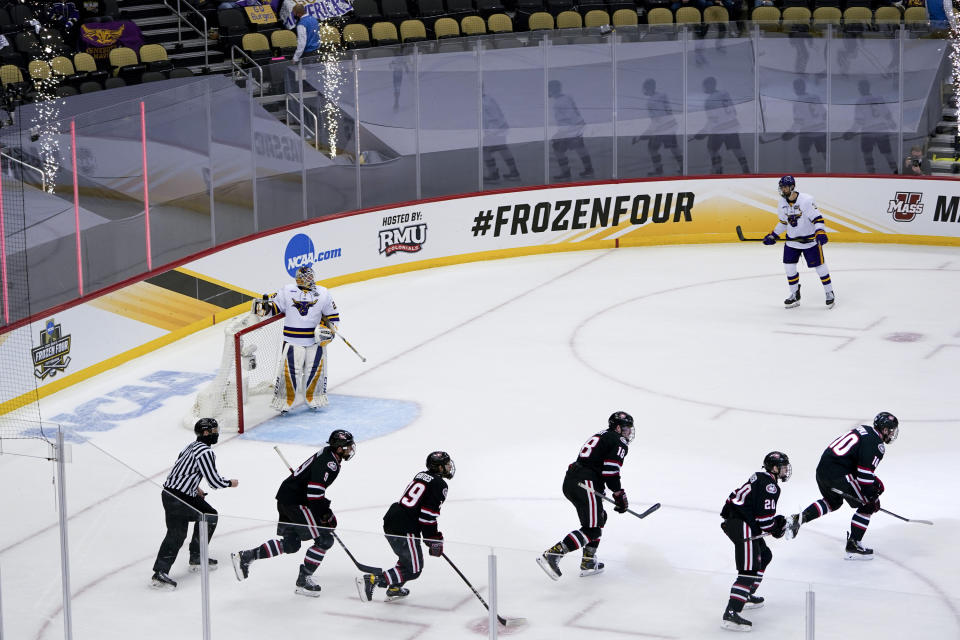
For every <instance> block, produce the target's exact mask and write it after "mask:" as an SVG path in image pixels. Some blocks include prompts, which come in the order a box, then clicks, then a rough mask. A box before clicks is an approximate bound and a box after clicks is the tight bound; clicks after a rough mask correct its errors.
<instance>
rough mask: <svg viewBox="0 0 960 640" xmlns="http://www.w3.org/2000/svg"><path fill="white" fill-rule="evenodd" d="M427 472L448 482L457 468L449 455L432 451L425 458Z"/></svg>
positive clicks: (444, 452)
mask: <svg viewBox="0 0 960 640" xmlns="http://www.w3.org/2000/svg"><path fill="white" fill-rule="evenodd" d="M427 471H428V472H429V473H433V474H435V475H438V476H441V477H443V478H447V479H448V480H449V479H450V478H452V477H453V475H454V474H455V473H456V472H457V467H456V465H455V464H453V459H452V458H451V457H450V454H449V453H447V452H446V451H434V452H433V453H431V454H430V455H428V456H427Z"/></svg>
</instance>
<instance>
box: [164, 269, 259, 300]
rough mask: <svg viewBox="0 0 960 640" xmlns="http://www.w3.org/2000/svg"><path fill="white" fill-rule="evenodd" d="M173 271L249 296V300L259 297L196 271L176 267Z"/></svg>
mask: <svg viewBox="0 0 960 640" xmlns="http://www.w3.org/2000/svg"><path fill="white" fill-rule="evenodd" d="M174 271H177V272H179V273H182V274H184V275H187V276H190V277H191V278H196V279H197V280H203V281H204V282H209V283H210V284H215V285H217V286H218V287H223V288H224V289H229V290H230V291H236V292H237V293H242V294H243V295H245V296H250V297H251V298H259V297H260V295H261V294H259V293H256V292H254V291H250V290H248V289H244V288H243V287H238V286H237V285H235V284H227V283H226V282H224V281H223V280H217V279H216V278H211V277H210V276H207V275H204V274H202V273H198V272H196V271H191V270H190V269H184V268H183V267H177V268H176V269H174Z"/></svg>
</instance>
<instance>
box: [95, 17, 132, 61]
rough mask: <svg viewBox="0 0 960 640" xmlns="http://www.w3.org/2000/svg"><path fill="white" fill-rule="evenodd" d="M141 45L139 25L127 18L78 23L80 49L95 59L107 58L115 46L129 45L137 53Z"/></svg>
mask: <svg viewBox="0 0 960 640" xmlns="http://www.w3.org/2000/svg"><path fill="white" fill-rule="evenodd" d="M142 46H143V34H142V33H140V27H138V26H137V25H136V23H133V22H131V21H129V20H118V21H116V22H95V23H91V24H83V25H80V50H81V51H86V52H87V53H89V54H90V55H92V56H93V57H94V59H95V60H107V59H108V58H109V57H110V51H112V50H113V49H115V48H116V47H129V48H130V49H133V50H134V51H135V52H137V54H138V55H139V52H140V47H142Z"/></svg>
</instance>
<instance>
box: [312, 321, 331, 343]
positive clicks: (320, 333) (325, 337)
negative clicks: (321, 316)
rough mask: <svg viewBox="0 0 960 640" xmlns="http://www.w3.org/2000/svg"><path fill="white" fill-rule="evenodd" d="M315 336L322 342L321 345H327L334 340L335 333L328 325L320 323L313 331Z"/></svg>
mask: <svg viewBox="0 0 960 640" xmlns="http://www.w3.org/2000/svg"><path fill="white" fill-rule="evenodd" d="M313 337H314V338H315V339H316V341H317V342H319V343H320V346H321V347H325V346H327V345H328V344H330V343H331V342H332V341H333V338H334V333H333V331H331V330H330V329H328V328H327V327H326V326H324V325H322V324H318V325H317V328H316V329H315V330H314V331H313Z"/></svg>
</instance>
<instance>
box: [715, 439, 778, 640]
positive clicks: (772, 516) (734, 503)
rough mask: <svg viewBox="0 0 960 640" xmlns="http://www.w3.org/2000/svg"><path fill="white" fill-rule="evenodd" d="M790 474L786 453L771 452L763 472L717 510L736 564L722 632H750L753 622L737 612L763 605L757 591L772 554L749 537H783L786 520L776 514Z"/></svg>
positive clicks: (758, 540) (768, 549)
mask: <svg viewBox="0 0 960 640" xmlns="http://www.w3.org/2000/svg"><path fill="white" fill-rule="evenodd" d="M792 474H793V467H791V466H790V458H788V457H787V454H785V453H781V452H780V451H771V452H770V453H768V454H767V455H766V456H765V457H764V458H763V470H762V471H757V472H756V473H754V474H753V475H752V476H750V479H749V480H747V481H746V482H745V483H743V485H741V486H740V487H739V488H738V489H734V490H733V491H732V492H731V493H730V496H729V497H728V498H727V501H726V503H725V504H724V505H723V509H721V511H720V515H721V516H722V517H723V522H721V523H720V528H721V529H722V530H723V532H724V533H725V534H726V535H727V537H728V538H730V541H731V542H733V546H734V549H735V556H736V563H737V579H736V580H735V581H734V583H733V586H732V587H730V600H729V601H728V602H727V607H726V609H724V612H723V619H722V620H721V622H720V626H721V627H723V628H724V629H729V630H730V631H750V630H751V629H752V627H753V623H751V622H750V621H749V620H746V619H744V618H743V617H741V616H740V612H741V611H743V609H744V607H746V608H748V609H756V608H759V607H762V606H763V598H762V597H760V596H758V595H756V591H757V587H759V586H760V581H761V580H763V572H764V570H765V569H766V568H767V565H769V564H770V560H771V559H772V558H773V553H772V552H771V551H770V548H769V547H768V546H767V543H766V542H765V541H764V540H763V538H757V539H756V540H751V539H750V538H752V537H755V536H761V535H762V534H764V533H769V534H771V535H772V536H773V537H774V538H781V537H783V534H784V532H785V531H786V518H784V517H783V516H778V515H777V499H778V498H779V497H780V485H779V482H780V481H781V480H783V481H784V482H786V481H787V480H789V479H790V476H791V475H792Z"/></svg>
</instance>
